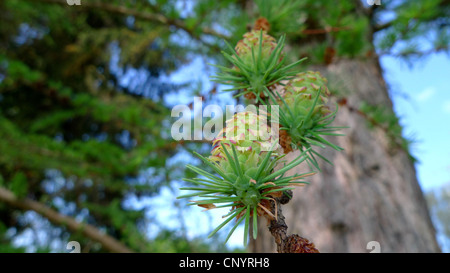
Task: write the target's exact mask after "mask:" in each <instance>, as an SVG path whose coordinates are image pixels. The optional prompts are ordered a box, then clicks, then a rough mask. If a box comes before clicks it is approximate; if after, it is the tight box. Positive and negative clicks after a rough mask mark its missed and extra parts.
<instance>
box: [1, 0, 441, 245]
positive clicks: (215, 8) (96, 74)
mask: <svg viewBox="0 0 450 273" xmlns="http://www.w3.org/2000/svg"><path fill="white" fill-rule="evenodd" d="M371 3H372V1H358V0H355V1H339V2H337V1H334V0H321V1H313V0H304V1H303V0H298V1H296V0H283V1H274V0H266V1H264V0H259V1H251V0H225V1H212V0H136V1H119V0H114V1H101V0H81V1H80V4H81V5H69V4H68V3H67V1H65V0H33V1H31V0H30V1H28V0H20V1H15V0H4V1H1V2H0V252H69V251H70V250H68V249H66V246H67V243H68V242H69V241H77V242H79V243H80V246H81V251H82V252H125V251H133V252H228V251H237V252H245V251H248V249H246V248H244V247H243V245H242V230H238V231H237V232H236V233H235V234H234V235H233V237H232V238H231V240H230V242H229V243H228V244H226V245H225V244H223V241H224V239H225V235H226V233H225V232H224V233H218V234H217V235H216V236H213V237H212V238H207V235H208V234H209V232H211V231H212V230H213V229H214V227H215V226H216V225H217V224H218V223H220V220H221V215H223V214H225V213H226V211H223V210H222V211H208V212H201V210H202V209H201V208H198V207H193V206H187V202H186V200H179V199H176V197H177V196H178V195H179V194H180V191H179V190H178V188H179V187H180V186H183V185H186V182H184V181H182V179H183V178H186V177H192V176H194V173H192V172H190V171H188V170H187V169H186V168H185V165H186V164H187V163H190V164H194V165H201V162H200V161H199V160H198V159H196V158H195V157H193V156H192V151H197V152H199V153H201V154H205V155H207V154H208V153H209V151H210V148H211V143H210V142H208V141H174V140H173V139H172V138H171V134H170V129H171V125H172V123H173V122H174V119H173V118H172V117H171V109H172V107H173V106H175V105H177V104H185V105H188V106H192V102H193V100H194V96H201V97H202V98H203V105H204V106H205V105H208V104H218V105H221V106H223V107H224V106H225V105H230V104H231V105H235V104H238V103H243V101H242V100H239V99H235V98H233V95H234V94H232V93H230V92H223V91H222V90H223V89H226V86H222V85H219V84H215V83H214V82H212V81H211V80H210V77H211V76H213V75H214V73H215V72H216V69H215V68H214V67H213V66H210V65H209V64H210V63H212V64H224V65H227V63H226V61H225V60H224V58H223V57H222V55H221V50H225V49H226V46H225V43H224V40H226V41H228V42H229V43H230V44H231V45H234V44H236V42H237V41H238V40H239V39H241V38H242V35H243V34H244V33H245V32H246V31H248V30H249V29H250V28H251V27H252V25H253V23H254V21H255V20H256V19H257V18H259V17H260V16H264V17H266V18H267V19H268V20H269V22H270V24H271V34H272V35H273V36H275V37H277V38H278V37H279V36H280V35H282V34H286V36H287V43H288V45H287V47H286V49H287V51H286V58H288V59H290V60H296V59H299V58H300V57H308V60H307V61H306V62H305V64H304V65H305V66H304V67H302V69H305V70H306V69H308V67H309V66H323V67H326V66H330V65H333V64H334V63H339V62H340V61H341V60H350V61H351V60H355V61H361V62H364V61H370V62H373V61H376V62H378V63H379V64H380V69H381V71H382V76H383V80H384V81H385V82H386V84H387V87H386V88H387V91H388V93H389V97H390V99H391V100H392V102H393V106H392V107H391V106H390V105H372V106H373V107H367V105H368V104H370V103H371V101H370V100H368V101H364V102H361V103H360V104H359V105H353V107H355V108H357V109H359V111H361V112H363V113H364V116H366V117H370V119H369V121H374V120H375V121H376V122H372V124H370V126H361V130H374V129H373V127H375V130H376V128H377V127H379V128H382V129H383V130H387V131H389V132H390V133H389V136H391V137H393V138H394V140H395V141H394V142H396V143H400V146H401V147H400V148H401V149H403V150H404V151H405V152H406V153H407V154H408V155H409V157H408V160H411V162H412V164H414V166H415V168H416V171H417V179H418V182H419V183H420V187H421V189H422V191H423V194H424V196H425V197H426V200H427V206H428V209H429V212H430V217H431V220H432V223H433V225H434V228H435V229H436V238H437V241H438V243H439V246H440V249H441V251H443V252H449V251H450V184H449V183H450V145H449V143H448V142H449V140H450V122H449V119H450V81H449V79H450V59H449V46H450V2H449V1H447V0H432V1H429V0H427V1H426V0H417V1H388V0H381V1H380V5H376V3H374V5H370V4H371ZM330 85H332V83H331V82H330ZM331 89H332V90H334V91H336V92H335V93H333V94H334V95H335V96H336V97H337V98H340V99H342V98H347V97H351V96H352V94H351V93H345V92H344V93H340V92H339V90H338V89H339V86H338V87H332V88H331ZM354 92H358V91H357V90H355V91H354ZM349 101H350V99H349ZM385 108H386V109H385ZM392 110H393V111H392ZM194 114H195V113H193V115H194ZM204 121H206V120H204ZM369 123H370V122H369ZM386 134H388V133H386ZM409 202H414V200H409Z"/></svg>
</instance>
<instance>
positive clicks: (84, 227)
mask: <svg viewBox="0 0 450 273" xmlns="http://www.w3.org/2000/svg"><path fill="white" fill-rule="evenodd" d="M0 202H3V203H6V204H8V205H10V206H12V207H15V208H18V209H21V210H32V211H35V212H37V213H38V214H40V215H41V216H43V217H45V218H47V219H48V220H49V221H50V222H51V223H53V224H55V225H59V226H65V227H67V229H68V230H70V231H71V232H81V233H82V234H83V235H84V236H86V237H88V238H90V239H92V240H94V241H96V242H99V243H100V244H102V246H103V248H105V249H106V250H108V251H110V252H118V253H131V252H133V251H132V250H130V249H129V248H128V247H126V246H125V245H123V244H122V243H120V242H119V241H117V240H116V239H114V238H113V237H111V236H109V235H108V234H105V233H103V232H101V231H100V230H98V229H97V228H96V227H94V226H92V225H89V224H85V223H79V222H77V221H75V220H74V219H73V218H71V217H68V216H65V215H62V214H60V213H59V212H57V211H55V210H53V209H51V208H49V207H47V206H45V205H44V204H42V203H40V202H37V201H34V200H31V199H29V198H24V199H19V198H17V197H16V196H15V195H14V193H12V192H11V191H9V190H7V189H5V188H3V187H0Z"/></svg>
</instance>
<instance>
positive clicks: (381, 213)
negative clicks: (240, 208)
mask: <svg viewBox="0 0 450 273" xmlns="http://www.w3.org/2000/svg"><path fill="white" fill-rule="evenodd" d="M316 70H320V71H321V72H322V73H323V74H324V75H325V76H326V77H327V78H328V79H329V82H330V84H331V85H334V84H333V82H334V83H338V84H341V86H340V87H339V88H342V89H346V90H348V91H349V94H348V97H347V101H348V104H349V105H352V106H355V107H358V106H359V105H360V103H361V102H362V101H366V102H370V103H372V104H382V105H386V106H388V107H391V108H392V102H391V100H390V97H389V95H388V92H387V87H386V84H385V82H384V80H383V77H382V74H381V69H380V67H379V65H378V63H377V62H376V61H373V60H371V61H359V60H342V61H339V62H338V63H335V64H332V65H329V66H327V67H320V68H316ZM339 82H340V83H339ZM334 124H335V125H336V126H349V127H350V128H348V129H344V130H343V132H344V133H345V134H346V136H345V137H333V138H329V139H331V140H332V141H333V142H334V143H337V144H338V145H339V146H341V147H343V148H344V149H345V150H344V151H342V152H336V151H334V150H332V149H326V150H323V152H324V154H325V156H326V157H327V158H329V159H331V161H332V162H333V163H334V166H331V165H329V164H327V163H325V162H321V169H322V173H319V174H317V175H314V176H312V177H309V179H308V180H309V181H310V182H311V184H310V185H307V186H305V187H300V188H298V189H296V190H295V191H294V195H293V199H292V200H291V201H290V202H289V203H288V204H286V205H285V206H283V208H282V209H283V214H284V216H285V218H286V219H285V220H286V224H287V226H288V229H287V233H288V234H298V235H300V236H302V237H305V238H307V239H309V240H311V241H312V242H313V243H314V244H315V245H316V246H317V248H318V250H319V251H320V252H370V250H368V249H367V247H368V243H369V242H370V241H377V242H379V243H380V247H381V252H439V251H440V249H439V246H438V244H437V241H436V238H435V230H434V227H433V225H432V222H431V219H430V216H429V213H428V208H427V204H426V202H425V199H424V196H423V193H422V190H421V188H420V186H419V183H418V181H417V178H416V172H415V167H414V164H413V162H412V161H411V160H410V159H409V157H408V154H407V153H406V152H405V151H404V150H402V149H395V148H392V145H391V144H390V142H389V140H388V138H387V136H386V132H384V131H383V130H381V129H378V128H374V129H369V128H368V126H367V120H366V119H365V118H364V117H362V116H361V115H359V114H357V113H356V112H355V111H351V109H350V108H348V107H341V109H340V110H339V112H338V115H337V118H336V120H335V123H334ZM297 155H298V152H292V153H290V154H289V155H288V156H287V157H288V158H287V159H288V160H289V159H292V158H294V157H296V156H297ZM302 169H303V170H302ZM305 171H306V169H305V166H299V167H297V168H296V169H293V170H291V171H290V173H292V172H297V173H302V172H305ZM250 251H253V252H276V244H275V242H274V238H273V237H272V235H271V234H270V232H269V231H268V229H267V225H266V222H264V221H261V223H260V225H259V230H258V239H257V240H256V241H254V242H252V244H251V245H250Z"/></svg>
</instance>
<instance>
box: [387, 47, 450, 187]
mask: <svg viewBox="0 0 450 273" xmlns="http://www.w3.org/2000/svg"><path fill="white" fill-rule="evenodd" d="M381 63H382V67H383V68H384V70H385V71H384V72H385V73H384V76H385V79H386V81H387V82H388V84H389V85H390V89H391V94H392V99H393V101H394V109H395V111H396V113H397V114H398V116H399V117H400V118H401V119H400V122H401V124H402V125H403V128H404V135H406V136H410V135H412V136H413V137H414V139H415V140H416V141H417V142H416V143H415V144H414V145H413V148H412V154H413V155H414V156H415V157H416V158H418V159H419V161H420V162H418V163H417V164H416V170H417V176H418V179H419V183H420V185H421V187H422V189H423V190H424V191H427V190H430V189H433V188H436V187H439V186H441V185H444V184H445V183H450V143H449V141H450V57H449V56H448V55H445V54H443V53H440V54H433V55H431V56H429V57H427V58H426V59H425V60H423V61H419V62H417V63H415V65H414V67H413V68H411V69H410V68H409V67H408V66H407V65H406V64H405V63H404V62H402V61H400V60H398V59H396V58H393V57H383V58H382V59H381Z"/></svg>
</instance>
